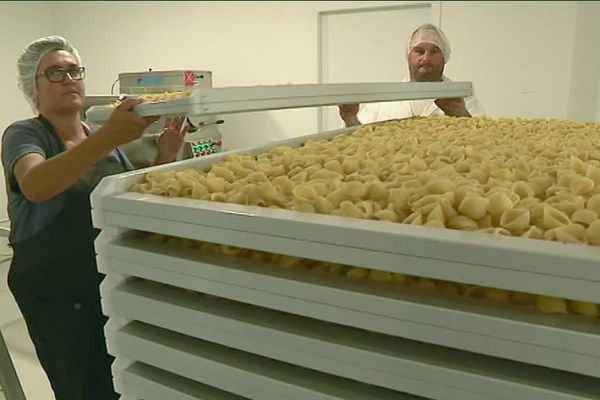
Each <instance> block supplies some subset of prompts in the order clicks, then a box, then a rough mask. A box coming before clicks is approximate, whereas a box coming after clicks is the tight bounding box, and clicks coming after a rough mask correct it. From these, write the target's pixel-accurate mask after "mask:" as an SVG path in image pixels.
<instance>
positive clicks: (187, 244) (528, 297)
mask: <svg viewBox="0 0 600 400" xmlns="http://www.w3.org/2000/svg"><path fill="white" fill-rule="evenodd" d="M148 237H149V239H150V240H153V241H156V242H160V243H165V244H168V245H171V246H180V247H184V248H192V249H197V250H198V251H200V252H202V253H205V254H223V255H226V256H231V257H241V258H247V259H251V260H254V261H257V262H259V263H266V264H268V265H275V266H278V267H281V268H285V269H295V270H301V271H304V272H305V273H321V274H323V273H325V274H330V275H334V276H338V277H341V278H346V279H351V280H365V281H371V282H372V283H373V284H382V285H388V287H389V286H390V285H391V286H392V287H394V288H396V289H402V288H404V287H410V288H415V289H417V290H422V291H428V292H435V293H441V294H444V295H447V296H459V297H467V298H473V299H480V300H482V301H487V302H488V303H501V304H508V303H510V304H513V305H517V306H527V307H535V309H537V310H538V311H541V312H542V313H545V314H569V313H574V314H578V315H583V316H587V317H598V316H599V315H600V309H599V307H598V305H596V304H594V303H589V302H583V301H577V300H566V299H561V298H557V297H550V296H542V295H535V294H531V293H525V292H516V291H510V290H505V289H498V288H491V287H483V286H476V285H468V284H464V283H459V282H450V281H445V280H439V279H430V278H423V277H418V276H414V275H407V274H401V273H396V272H389V271H383V270H380V269H377V268H362V267H356V266H351V265H343V264H337V263H331V262H322V261H317V260H311V259H307V258H300V257H294V256H289V255H283V254H275V253H268V252H264V251H257V250H251V249H245V248H241V247H235V246H227V245H223V244H217V243H209V242H202V241H196V240H191V239H186V238H178V237H175V236H166V235H160V234H154V233H153V234H148ZM184 292H186V293H188V294H189V293H191V291H189V290H184Z"/></svg>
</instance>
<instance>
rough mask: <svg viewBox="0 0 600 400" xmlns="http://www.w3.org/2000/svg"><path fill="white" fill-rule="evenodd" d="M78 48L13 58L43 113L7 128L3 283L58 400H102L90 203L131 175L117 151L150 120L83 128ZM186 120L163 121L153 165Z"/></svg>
mask: <svg viewBox="0 0 600 400" xmlns="http://www.w3.org/2000/svg"><path fill="white" fill-rule="evenodd" d="M84 77H85V69H84V67H82V66H81V64H80V58H79V54H78V52H77V50H76V49H75V48H73V47H72V46H71V45H70V44H69V43H68V42H67V41H66V40H65V39H64V38H62V37H59V36H49V37H45V38H41V39H38V40H36V41H34V42H32V43H31V44H29V45H28V46H27V47H26V48H25V51H24V52H23V54H22V55H21V57H20V58H19V60H18V78H19V87H20V88H21V90H22V91H23V93H24V94H25V96H26V97H27V99H28V100H29V102H30V103H31V105H32V107H33V108H34V110H37V111H38V113H39V115H38V116H37V117H36V118H32V119H28V120H24V121H18V122H15V123H14V124H12V125H11V126H9V127H8V128H7V129H6V131H5V132H4V136H3V138H2V163H3V166H4V174H5V179H6V189H7V194H8V214H9V217H10V220H11V233H10V238H9V240H10V244H11V246H12V247H13V252H14V256H13V260H12V264H11V266H10V272H9V277H8V284H9V287H10V290H11V292H12V293H13V296H14V297H15V299H16V301H17V303H18V305H19V308H20V310H21V312H22V314H23V317H24V319H25V322H26V323H27V329H28V330H29V334H30V336H31V339H32V341H33V344H34V345H35V349H36V352H37V355H38V358H39V360H40V362H41V364H42V367H43V368H44V370H45V371H46V374H47V375H48V378H49V380H50V384H51V386H52V389H53V390H54V393H55V396H56V399H57V400H65V399H73V400H75V399H77V400H83V399H85V400H90V399H98V400H107V399H113V398H117V395H116V394H115V393H114V389H113V385H112V378H111V371H110V363H111V361H112V359H111V357H110V356H109V355H108V354H107V351H106V344H105V338H104V332H103V326H104V324H105V322H106V318H105V317H104V316H103V315H102V310H101V308H100V293H99V288H98V285H99V283H100V281H101V279H102V276H101V275H100V274H99V273H98V272H97V268H96V262H95V255H94V245H93V241H94V239H95V237H96V235H97V233H98V232H97V230H95V229H94V228H93V226H92V221H91V208H90V201H89V196H90V193H91V191H92V190H93V188H94V187H95V186H96V184H98V182H99V181H100V179H101V178H102V177H104V176H106V175H109V174H115V173H119V172H124V171H127V170H130V169H132V166H131V163H130V162H129V161H128V160H127V157H126V156H125V155H124V154H123V153H122V152H121V151H120V150H119V149H118V148H117V146H119V145H121V144H124V143H127V142H129V141H131V140H134V139H137V138H139V137H140V136H141V135H142V133H143V131H144V129H145V128H146V127H147V126H148V125H149V124H151V123H152V122H154V121H155V120H156V118H142V117H140V116H138V115H137V114H136V113H135V112H134V111H133V106H135V105H136V104H139V103H140V102H141V100H138V99H128V100H126V101H125V102H123V103H122V104H121V105H120V106H118V107H117V108H116V109H115V110H114V112H113V113H112V114H111V116H110V118H109V120H108V121H107V122H106V124H105V125H104V126H103V127H102V128H100V129H94V127H90V126H88V125H86V124H85V123H83V122H82V121H81V117H80V116H81V111H82V108H83V105H84V101H85V85H84V81H83V78H84ZM184 135H185V123H184V118H173V119H171V120H169V121H167V124H166V129H165V131H164V132H163V134H162V135H161V137H160V139H159V141H158V156H157V160H156V162H157V163H165V162H171V161H174V160H175V157H176V155H177V153H178V152H179V150H180V148H181V145H182V143H183V137H184Z"/></svg>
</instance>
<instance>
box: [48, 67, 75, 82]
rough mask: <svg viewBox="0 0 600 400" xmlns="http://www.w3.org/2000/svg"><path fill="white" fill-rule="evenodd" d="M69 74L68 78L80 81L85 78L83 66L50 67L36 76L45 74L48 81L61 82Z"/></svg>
mask: <svg viewBox="0 0 600 400" xmlns="http://www.w3.org/2000/svg"><path fill="white" fill-rule="evenodd" d="M67 75H69V79H71V80H74V81H80V80H82V79H83V78H85V67H71V68H68V69H65V68H60V67H50V68H48V69H47V70H45V71H44V72H43V73H41V74H38V75H37V76H38V77H40V76H45V77H46V79H48V80H49V81H50V82H62V81H64V80H65V78H66V77H67Z"/></svg>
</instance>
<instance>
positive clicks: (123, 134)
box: [98, 98, 158, 150]
mask: <svg viewBox="0 0 600 400" xmlns="http://www.w3.org/2000/svg"><path fill="white" fill-rule="evenodd" d="M143 102H144V100H142V99H135V98H128V99H126V100H125V101H124V102H123V103H121V104H120V105H119V106H117V107H116V108H115V110H114V111H113V112H112V113H111V114H110V117H109V118H108V120H107V121H106V123H105V124H104V126H103V127H102V129H100V130H99V131H98V134H100V135H102V136H104V137H106V139H108V143H109V147H111V150H112V148H115V147H117V146H120V145H122V144H125V143H129V142H131V141H132V140H136V139H139V138H140V137H141V136H142V134H143V133H144V130H145V129H146V128H147V127H148V125H150V124H152V123H153V122H154V121H156V120H157V119H158V117H140V116H139V115H138V114H137V113H136V112H135V111H133V107H134V106H136V105H138V104H141V103H143Z"/></svg>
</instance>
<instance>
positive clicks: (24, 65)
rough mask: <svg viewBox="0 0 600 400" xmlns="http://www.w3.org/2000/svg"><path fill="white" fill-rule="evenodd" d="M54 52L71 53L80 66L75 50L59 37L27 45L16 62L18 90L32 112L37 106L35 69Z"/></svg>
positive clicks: (44, 38)
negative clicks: (47, 55)
mask: <svg viewBox="0 0 600 400" xmlns="http://www.w3.org/2000/svg"><path fill="white" fill-rule="evenodd" d="M54 50H64V51H67V52H69V53H71V54H72V55H73V57H75V59H76V60H77V63H78V64H81V58H80V57H79V52H78V51H77V49H75V48H74V47H73V46H71V44H70V43H69V42H68V41H67V39H65V38H63V37H61V36H46V37H43V38H40V39H37V40H35V41H33V42H31V43H29V44H28V45H27V47H25V50H23V54H21V57H19V60H18V61H17V70H18V72H17V78H18V81H19V89H21V91H22V92H23V94H24V95H25V97H26V98H27V101H28V102H29V104H30V105H31V107H32V108H33V110H34V111H36V110H37V106H38V104H37V103H38V93H37V85H36V75H37V73H38V72H37V69H38V66H39V65H40V61H42V58H44V56H45V55H46V54H48V53H50V52H51V51H54Z"/></svg>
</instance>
